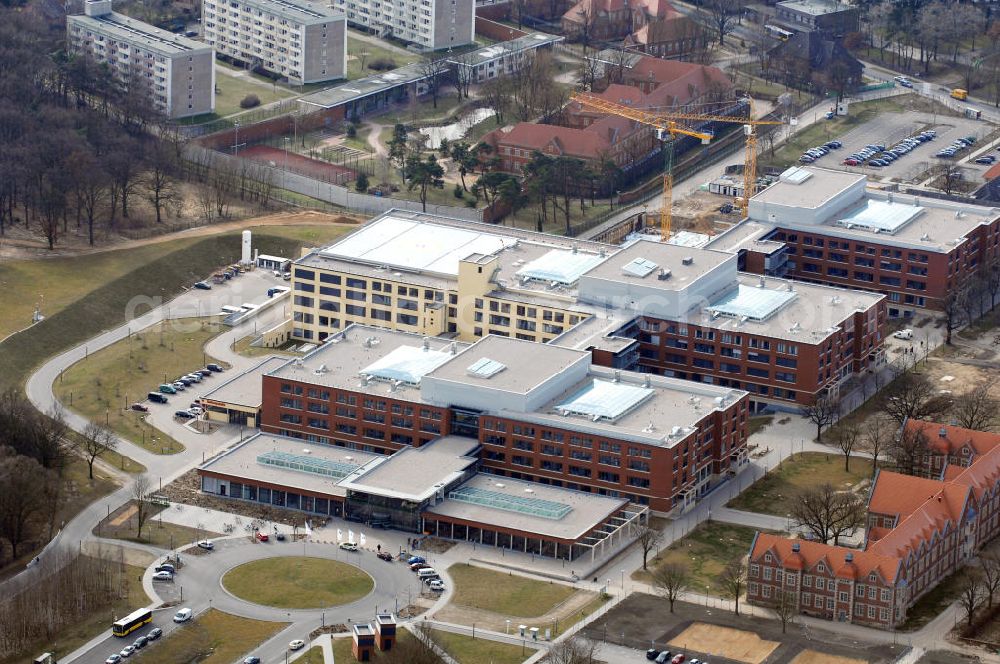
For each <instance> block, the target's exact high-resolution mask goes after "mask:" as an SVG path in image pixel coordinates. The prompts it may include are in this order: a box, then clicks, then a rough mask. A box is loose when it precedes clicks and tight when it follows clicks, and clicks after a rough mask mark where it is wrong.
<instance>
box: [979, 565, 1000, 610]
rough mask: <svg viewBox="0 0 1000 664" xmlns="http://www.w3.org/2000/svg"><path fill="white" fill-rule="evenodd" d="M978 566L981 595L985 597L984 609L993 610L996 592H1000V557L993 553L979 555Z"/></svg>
mask: <svg viewBox="0 0 1000 664" xmlns="http://www.w3.org/2000/svg"><path fill="white" fill-rule="evenodd" d="M979 564H980V566H981V567H982V570H983V576H982V579H983V593H984V595H985V597H986V608H987V609H991V608H993V602H994V600H995V599H996V595H997V592H1000V555H998V554H997V553H995V552H993V551H986V552H983V553H981V554H979Z"/></svg>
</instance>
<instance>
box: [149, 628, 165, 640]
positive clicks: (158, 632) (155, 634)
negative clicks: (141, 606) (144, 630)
mask: <svg viewBox="0 0 1000 664" xmlns="http://www.w3.org/2000/svg"><path fill="white" fill-rule="evenodd" d="M146 636H147V637H149V640H150V641H155V640H157V639H158V638H160V637H161V636H163V630H162V629H160V628H159V627H154V628H153V629H151V630H149V634H147V635H146Z"/></svg>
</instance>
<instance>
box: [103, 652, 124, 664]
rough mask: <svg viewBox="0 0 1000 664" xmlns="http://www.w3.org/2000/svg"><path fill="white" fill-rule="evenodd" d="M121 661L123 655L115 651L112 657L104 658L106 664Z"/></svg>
mask: <svg viewBox="0 0 1000 664" xmlns="http://www.w3.org/2000/svg"><path fill="white" fill-rule="evenodd" d="M120 661H122V656H121V655H119V654H118V653H115V654H113V655H111V656H110V657H108V658H107V659H106V660H104V664H118V662H120Z"/></svg>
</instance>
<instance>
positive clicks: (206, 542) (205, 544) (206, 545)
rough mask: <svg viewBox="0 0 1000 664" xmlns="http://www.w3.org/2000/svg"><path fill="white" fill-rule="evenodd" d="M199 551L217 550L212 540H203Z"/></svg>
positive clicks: (199, 544)
mask: <svg viewBox="0 0 1000 664" xmlns="http://www.w3.org/2000/svg"><path fill="white" fill-rule="evenodd" d="M198 548H199V549H205V550H206V551H211V550H213V549H214V548H215V543H214V542H212V541H211V540H202V541H200V542H198Z"/></svg>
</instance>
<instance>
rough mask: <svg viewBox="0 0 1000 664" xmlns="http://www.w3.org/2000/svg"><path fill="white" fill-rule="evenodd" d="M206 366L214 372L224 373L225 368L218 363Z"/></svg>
mask: <svg viewBox="0 0 1000 664" xmlns="http://www.w3.org/2000/svg"><path fill="white" fill-rule="evenodd" d="M205 368H206V369H208V370H209V371H212V372H214V373H222V370H223V369H222V367H220V366H219V365H218V364H215V363H214V362H213V363H211V364H206V365H205Z"/></svg>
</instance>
